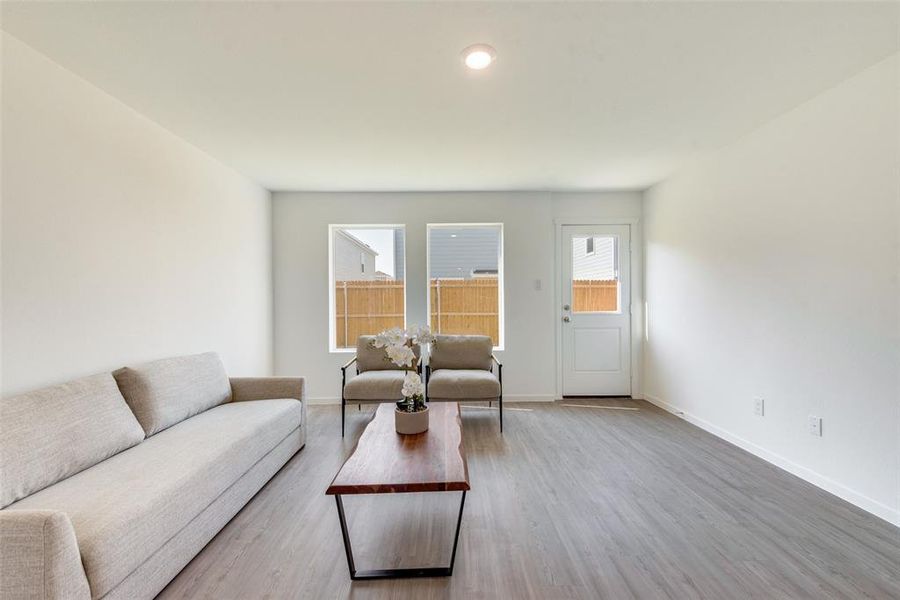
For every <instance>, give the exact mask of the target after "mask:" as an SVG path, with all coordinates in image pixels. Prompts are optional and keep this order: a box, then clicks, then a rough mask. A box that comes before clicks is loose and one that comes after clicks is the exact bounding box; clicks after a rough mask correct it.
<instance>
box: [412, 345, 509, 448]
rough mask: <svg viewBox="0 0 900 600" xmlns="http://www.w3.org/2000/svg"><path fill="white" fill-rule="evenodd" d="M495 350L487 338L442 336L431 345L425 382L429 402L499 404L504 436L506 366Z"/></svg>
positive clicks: (501, 428)
mask: <svg viewBox="0 0 900 600" xmlns="http://www.w3.org/2000/svg"><path fill="white" fill-rule="evenodd" d="M492 350H493V342H492V341H491V338H490V337H488V336H486V335H438V336H436V340H435V342H434V343H433V344H432V345H431V357H430V358H429V360H428V366H427V367H426V368H425V381H426V386H427V396H428V401H429V402H466V401H470V400H472V401H479V402H485V401H487V402H488V403H490V402H493V401H494V400H496V401H497V403H498V405H499V406H498V408H499V411H500V432H501V433H502V432H503V365H501V364H500V361H498V360H497V357H496V356H494V355H493V354H492V353H491V352H492ZM494 364H496V365H497V372H496V373H494V371H493V369H494Z"/></svg>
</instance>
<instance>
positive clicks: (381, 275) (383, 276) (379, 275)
mask: <svg viewBox="0 0 900 600" xmlns="http://www.w3.org/2000/svg"><path fill="white" fill-rule="evenodd" d="M375 279H377V280H378V281H393V280H394V278H393V276H391V275H390V274H389V273H385V272H384V271H375Z"/></svg>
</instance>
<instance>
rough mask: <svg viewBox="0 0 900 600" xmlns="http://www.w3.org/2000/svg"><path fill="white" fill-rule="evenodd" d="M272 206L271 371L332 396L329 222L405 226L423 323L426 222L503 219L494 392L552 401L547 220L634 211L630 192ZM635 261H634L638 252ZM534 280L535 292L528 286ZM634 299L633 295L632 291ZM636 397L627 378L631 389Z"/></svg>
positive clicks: (410, 291) (347, 197) (417, 317)
mask: <svg viewBox="0 0 900 600" xmlns="http://www.w3.org/2000/svg"><path fill="white" fill-rule="evenodd" d="M272 202H273V208H272V219H273V235H274V241H273V244H274V257H273V260H274V267H275V268H274V273H275V371H276V373H304V374H306V375H307V377H308V382H309V395H310V397H311V398H312V399H313V400H320V401H321V400H336V399H338V398H340V370H339V367H340V365H341V364H343V363H344V362H346V360H347V359H348V358H349V356H351V355H348V354H340V353H329V351H328V225H329V224H332V223H340V224H348V223H351V224H384V223H391V224H393V223H397V224H400V223H403V224H406V260H407V263H406V266H407V268H406V282H407V292H406V294H407V322H408V323H409V324H416V323H427V312H426V303H425V292H426V290H425V281H426V277H425V226H426V224H427V223H454V222H463V223H479V222H481V223H503V224H504V232H503V235H504V259H505V264H504V276H505V286H506V287H505V300H506V316H505V318H506V339H505V348H506V349H505V351H504V352H502V353H498V354H499V355H500V356H499V358H500V359H501V360H502V361H503V381H504V396H505V397H506V398H508V399H510V400H550V399H553V398H554V397H556V346H555V340H556V334H555V331H556V329H555V327H556V322H557V319H558V317H559V314H560V313H559V311H558V310H557V307H556V299H555V273H554V268H555V267H554V263H555V259H554V257H555V241H554V236H555V227H554V219H559V218H566V217H586V218H595V219H596V220H598V221H600V220H603V219H606V218H637V217H639V216H640V210H641V195H640V193H636V192H620V193H616V192H613V193H595V194H594V193H552V194H551V193H547V192H491V193H427V192H421V193H293V192H279V193H275V194H273V201H272ZM635 261H636V263H637V265H638V266H639V265H640V256H638V257H637V258H636V259H635ZM536 279H540V280H541V283H542V289H541V290H536V289H535V280H536ZM638 279H640V278H638ZM635 295H636V297H637V298H638V299H640V298H641V295H640V292H639V290H637V292H636V294H635ZM636 321H637V323H636V325H638V324H639V323H640V321H639V320H638V319H636ZM637 335H638V336H639V335H640V333H639V332H637ZM639 393H640V385H639V382H636V386H635V395H639Z"/></svg>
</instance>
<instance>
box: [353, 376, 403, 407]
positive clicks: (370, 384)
mask: <svg viewBox="0 0 900 600" xmlns="http://www.w3.org/2000/svg"><path fill="white" fill-rule="evenodd" d="M405 377H406V371H397V370H391V371H366V372H365V373H360V374H359V375H357V376H356V377H353V378H352V379H350V381H348V382H347V385H345V386H344V398H345V399H346V400H383V401H385V402H396V401H397V400H403V393H402V390H403V379H404V378H405Z"/></svg>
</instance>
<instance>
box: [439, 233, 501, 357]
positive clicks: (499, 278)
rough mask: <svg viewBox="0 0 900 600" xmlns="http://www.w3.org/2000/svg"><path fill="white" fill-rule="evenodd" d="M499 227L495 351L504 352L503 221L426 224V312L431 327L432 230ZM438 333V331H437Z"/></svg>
mask: <svg viewBox="0 0 900 600" xmlns="http://www.w3.org/2000/svg"><path fill="white" fill-rule="evenodd" d="M466 227H470V228H484V229H488V228H495V227H496V228H499V230H500V245H499V249H498V251H497V304H498V314H497V335H498V337H499V339H498V344H497V345H496V346H494V347H493V350H494V351H495V352H502V351H503V350H504V349H505V348H506V326H505V323H506V300H505V288H506V285H505V282H506V279H505V277H504V265H505V262H506V261H505V259H504V254H505V246H506V241H505V237H504V233H505V232H504V229H505V228H504V225H503V223H426V224H425V314H426V320H427V322H428V326H429V327H431V231H432V230H433V229H460V228H466ZM435 333H436V332H435Z"/></svg>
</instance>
